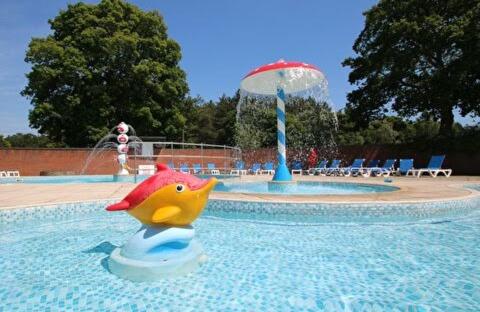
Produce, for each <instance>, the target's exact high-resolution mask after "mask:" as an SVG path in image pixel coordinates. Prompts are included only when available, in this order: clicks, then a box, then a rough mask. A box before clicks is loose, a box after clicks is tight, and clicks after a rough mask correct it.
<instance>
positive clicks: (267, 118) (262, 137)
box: [235, 97, 337, 150]
mask: <svg viewBox="0 0 480 312" xmlns="http://www.w3.org/2000/svg"><path fill="white" fill-rule="evenodd" d="M244 101H245V102H244V103H242V108H241V111H240V116H239V117H240V118H239V120H238V123H237V126H236V132H235V140H236V143H237V145H238V146H240V147H242V148H244V149H252V148H259V147H272V146H276V144H277V117H276V102H275V99H271V98H265V99H262V98H251V99H250V98H248V99H245V100H244ZM285 110H286V112H287V114H286V125H285V126H286V129H285V131H286V136H287V146H288V147H289V148H291V149H294V150H295V149H298V150H303V149H306V148H308V147H319V146H324V147H325V146H327V147H332V146H333V133H334V132H335V131H336V127H337V120H336V118H335V115H334V113H333V112H332V110H331V108H330V107H329V106H328V105H327V104H326V103H317V102H315V100H314V99H312V98H308V99H303V98H294V97H290V98H288V99H287V101H286V104H285Z"/></svg>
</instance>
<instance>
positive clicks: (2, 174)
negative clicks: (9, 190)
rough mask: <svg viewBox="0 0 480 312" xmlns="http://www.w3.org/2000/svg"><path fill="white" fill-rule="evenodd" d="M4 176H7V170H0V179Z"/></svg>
mask: <svg viewBox="0 0 480 312" xmlns="http://www.w3.org/2000/svg"><path fill="white" fill-rule="evenodd" d="M6 177H8V176H7V172H6V171H0V179H1V178H6Z"/></svg>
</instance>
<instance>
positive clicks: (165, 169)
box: [157, 163, 170, 171]
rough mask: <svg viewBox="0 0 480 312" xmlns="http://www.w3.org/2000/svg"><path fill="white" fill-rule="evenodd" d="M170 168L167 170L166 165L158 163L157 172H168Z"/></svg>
mask: <svg viewBox="0 0 480 312" xmlns="http://www.w3.org/2000/svg"><path fill="white" fill-rule="evenodd" d="M168 170H170V168H168V166H167V165H165V164H161V163H158V164H157V171H168Z"/></svg>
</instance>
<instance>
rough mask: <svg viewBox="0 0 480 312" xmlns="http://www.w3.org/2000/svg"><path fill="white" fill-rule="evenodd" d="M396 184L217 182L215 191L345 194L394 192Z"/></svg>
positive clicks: (277, 193)
mask: <svg viewBox="0 0 480 312" xmlns="http://www.w3.org/2000/svg"><path fill="white" fill-rule="evenodd" d="M396 190H398V188H397V187H395V186H389V185H375V184H366V183H344V182H315V181H298V182H291V183H276V182H268V181H262V182H229V181H224V182H220V183H218V184H217V186H216V187H215V191H218V192H231V193H253V194H276V195H343V194H364V193H376V192H392V191H396Z"/></svg>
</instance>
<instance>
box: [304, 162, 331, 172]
mask: <svg viewBox="0 0 480 312" xmlns="http://www.w3.org/2000/svg"><path fill="white" fill-rule="evenodd" d="M327 164H328V160H325V159H324V160H322V161H320V162H319V163H318V164H317V167H315V168H310V169H308V172H309V173H313V174H317V173H318V174H321V173H322V172H323V171H324V170H325V169H326V168H327Z"/></svg>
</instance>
